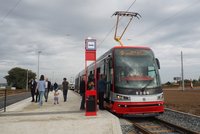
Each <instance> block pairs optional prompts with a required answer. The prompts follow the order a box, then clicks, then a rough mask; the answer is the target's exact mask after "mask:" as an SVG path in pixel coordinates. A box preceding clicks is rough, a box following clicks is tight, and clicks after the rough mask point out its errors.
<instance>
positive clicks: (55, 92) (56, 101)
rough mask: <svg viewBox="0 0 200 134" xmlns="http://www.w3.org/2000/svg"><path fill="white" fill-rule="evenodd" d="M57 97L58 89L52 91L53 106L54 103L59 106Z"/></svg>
mask: <svg viewBox="0 0 200 134" xmlns="http://www.w3.org/2000/svg"><path fill="white" fill-rule="evenodd" d="M58 96H59V92H58V89H56V90H55V91H54V105H56V103H57V104H59V102H58Z"/></svg>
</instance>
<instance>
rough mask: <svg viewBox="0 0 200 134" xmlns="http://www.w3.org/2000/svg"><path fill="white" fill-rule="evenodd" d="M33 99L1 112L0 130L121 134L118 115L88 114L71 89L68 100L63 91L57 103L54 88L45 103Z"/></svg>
mask: <svg viewBox="0 0 200 134" xmlns="http://www.w3.org/2000/svg"><path fill="white" fill-rule="evenodd" d="M60 92H61V91H60ZM30 100H31V99H30V98H28V99H26V100H24V101H21V102H19V103H16V104H14V105H11V106H9V107H7V112H6V113H0V124H1V125H0V133H1V134H122V131H121V127H120V123H119V119H118V118H117V117H116V116H114V115H112V114H111V113H109V112H107V111H105V110H103V111H101V110H98V111H97V116H85V111H80V110H79V108H80V101H81V97H80V96H79V95H78V94H76V93H74V92H73V91H71V90H69V92H68V100H67V102H63V96H62V92H61V93H60V95H59V104H56V105H54V104H53V93H52V92H50V93H49V100H48V102H44V105H43V106H42V107H39V106H38V104H37V103H33V102H30Z"/></svg>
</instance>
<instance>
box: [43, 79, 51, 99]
mask: <svg viewBox="0 0 200 134" xmlns="http://www.w3.org/2000/svg"><path fill="white" fill-rule="evenodd" d="M50 88H51V82H50V81H48V78H46V81H45V93H44V97H45V102H47V100H48V96H49V91H50Z"/></svg>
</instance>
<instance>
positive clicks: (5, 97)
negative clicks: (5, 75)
mask: <svg viewBox="0 0 200 134" xmlns="http://www.w3.org/2000/svg"><path fill="white" fill-rule="evenodd" d="M6 100H7V89H6V88H5V94H4V112H6Z"/></svg>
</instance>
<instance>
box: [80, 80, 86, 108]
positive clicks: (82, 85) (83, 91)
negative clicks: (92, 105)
mask: <svg viewBox="0 0 200 134" xmlns="http://www.w3.org/2000/svg"><path fill="white" fill-rule="evenodd" d="M80 95H81V96H82V100H81V106H80V109H81V110H84V109H85V80H84V78H82V79H81V82H80Z"/></svg>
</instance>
